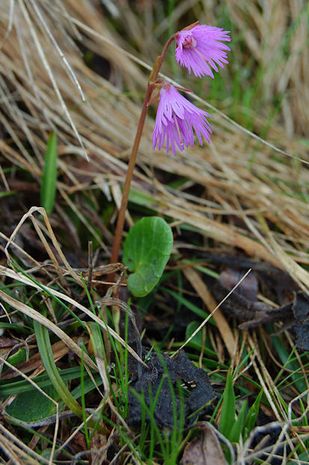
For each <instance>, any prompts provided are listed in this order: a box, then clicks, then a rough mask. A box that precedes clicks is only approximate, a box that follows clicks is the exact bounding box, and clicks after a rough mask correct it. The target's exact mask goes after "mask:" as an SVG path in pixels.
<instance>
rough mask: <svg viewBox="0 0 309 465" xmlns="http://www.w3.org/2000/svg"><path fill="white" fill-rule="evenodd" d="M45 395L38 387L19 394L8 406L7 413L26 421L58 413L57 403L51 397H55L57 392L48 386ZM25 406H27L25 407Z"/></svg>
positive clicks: (34, 420) (33, 420)
mask: <svg viewBox="0 0 309 465" xmlns="http://www.w3.org/2000/svg"><path fill="white" fill-rule="evenodd" d="M45 393H46V394H47V395H44V394H43V393H42V392H40V391H38V390H37V389H33V388H32V390H31V391H29V392H24V393H22V394H19V395H18V396H17V397H16V398H15V399H14V400H13V402H12V403H11V404H10V405H9V406H8V407H7V409H6V413H7V414H8V415H10V416H11V417H14V418H17V419H18V420H21V421H24V422H26V423H33V422H37V421H39V420H42V419H44V418H47V417H50V416H51V415H54V414H55V413H56V410H57V409H56V404H55V402H53V401H52V400H51V399H50V398H48V396H49V397H51V398H54V397H55V395H56V392H55V390H54V389H53V388H46V389H45ZM25 406H26V407H27V408H25Z"/></svg>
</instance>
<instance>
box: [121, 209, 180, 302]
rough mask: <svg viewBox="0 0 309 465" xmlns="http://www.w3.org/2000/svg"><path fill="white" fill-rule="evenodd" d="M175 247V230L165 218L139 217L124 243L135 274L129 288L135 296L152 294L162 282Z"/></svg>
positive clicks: (128, 262) (129, 262)
mask: <svg viewBox="0 0 309 465" xmlns="http://www.w3.org/2000/svg"><path fill="white" fill-rule="evenodd" d="M172 248H173V234H172V230H171V228H170V226H169V225H168V224H167V223H166V221H164V220H163V219H162V218H159V217H157V216H151V217H147V218H142V219H141V220H139V221H138V222H137V223H136V224H135V225H134V226H133V227H132V228H131V229H130V231H129V233H128V236H127V238H126V241H125V244H124V256H123V261H124V264H125V265H126V266H127V267H128V269H129V271H131V272H132V274H131V275H130V276H129V279H128V288H129V290H130V291H131V292H132V294H133V295H134V296H135V297H144V296H145V295H147V294H149V292H151V291H152V290H153V288H154V287H155V285H156V284H157V283H158V282H159V280H160V278H161V276H162V274H163V271H164V268H165V265H166V264H167V262H168V260H169V257H170V255H171V252H172Z"/></svg>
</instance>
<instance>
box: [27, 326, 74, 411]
mask: <svg viewBox="0 0 309 465" xmlns="http://www.w3.org/2000/svg"><path fill="white" fill-rule="evenodd" d="M33 326H34V331H35V336H36V340H37V344H38V349H39V352H40V356H41V359H42V362H43V365H44V368H45V370H46V373H47V374H48V376H49V378H50V381H51V384H52V385H53V386H54V388H55V390H56V391H57V393H58V395H59V397H60V399H61V400H62V401H63V402H64V403H65V405H67V407H69V409H70V410H71V411H72V412H74V413H75V414H76V415H78V416H81V415H82V409H81V407H80V405H79V403H78V402H77V401H76V400H75V399H74V397H73V396H72V394H71V393H70V391H69V389H68V388H67V386H66V384H65V383H64V381H63V380H62V378H61V376H60V373H59V371H58V368H57V367H56V364H55V360H54V355H53V351H52V347H51V343H50V338H49V333H48V329H47V328H45V327H44V326H42V325H41V324H40V323H38V322H36V321H34V322H33Z"/></svg>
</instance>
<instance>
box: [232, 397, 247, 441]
mask: <svg viewBox="0 0 309 465" xmlns="http://www.w3.org/2000/svg"><path fill="white" fill-rule="evenodd" d="M247 411H248V402H247V401H246V400H245V401H244V402H243V404H242V406H241V409H240V412H239V414H238V417H237V419H236V421H235V423H234V424H233V426H232V429H231V431H230V433H229V438H228V439H229V440H230V441H231V442H238V441H239V439H240V436H241V434H242V431H243V429H244V424H245V420H246V414H247Z"/></svg>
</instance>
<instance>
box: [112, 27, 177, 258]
mask: <svg viewBox="0 0 309 465" xmlns="http://www.w3.org/2000/svg"><path fill="white" fill-rule="evenodd" d="M174 39H175V35H172V36H171V37H170V38H169V39H168V41H167V42H166V43H165V45H164V47H163V49H162V52H161V54H160V55H159V56H158V57H157V59H156V60H155V62H154V65H153V68H152V70H151V73H150V76H149V80H148V86H147V90H146V94H145V98H144V102H143V106H142V111H141V114H140V117H139V120H138V125H137V130H136V134H135V138H134V142H133V146H132V151H131V155H130V159H129V164H128V170H127V174H126V178H125V182H124V186H123V193H122V200H121V205H120V209H119V213H118V218H117V224H116V230H115V235H114V241H113V247H112V254H111V260H110V261H111V263H115V262H117V261H118V259H119V253H120V246H121V241H122V234H123V228H124V223H125V215H126V210H127V206H128V199H129V193H130V187H131V182H132V178H133V172H134V168H135V165H136V159H137V154H138V149H139V145H140V142H141V138H142V134H143V129H144V125H145V120H146V116H147V110H148V105H149V102H150V99H151V96H152V93H153V90H154V88H155V87H156V86H155V82H156V80H157V78H158V75H159V72H160V69H161V66H162V63H163V60H164V58H165V56H166V53H167V50H168V47H169V46H170V44H171V43H172V42H173V40H174Z"/></svg>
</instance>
